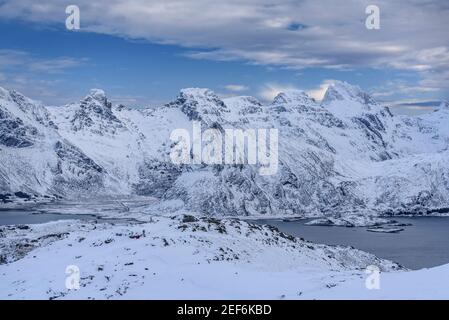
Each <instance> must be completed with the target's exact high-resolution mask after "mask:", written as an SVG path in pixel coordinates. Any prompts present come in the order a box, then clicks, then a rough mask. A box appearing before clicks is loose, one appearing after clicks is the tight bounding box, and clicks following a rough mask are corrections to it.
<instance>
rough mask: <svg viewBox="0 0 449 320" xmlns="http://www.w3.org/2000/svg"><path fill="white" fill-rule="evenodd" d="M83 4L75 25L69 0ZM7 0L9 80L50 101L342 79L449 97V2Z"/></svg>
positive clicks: (392, 94)
mask: <svg viewBox="0 0 449 320" xmlns="http://www.w3.org/2000/svg"><path fill="white" fill-rule="evenodd" d="M70 4H76V5H77V6H78V7H79V9H80V29H79V30H67V28H66V18H67V17H68V14H66V7H67V6H68V5H70ZM370 4H372V3H371V2H370V1H362V0H360V1H355V0H350V1H327V0H325V1H314V0H301V1H294V0H288V1H268V0H239V1H236V0H231V1H222V2H217V1H208V0H195V1H184V0H175V1H143V0H129V1H122V0H113V1H106V0H97V1H86V0H79V1H75V2H73V1H70V2H68V1H60V0H45V1H39V2H38V1H32V0H0V35H1V42H0V85H1V86H3V87H6V88H10V89H17V90H19V91H21V92H23V93H24V94H26V95H28V96H31V97H33V98H35V99H39V100H42V101H43V102H44V103H47V104H62V103H67V102H69V101H77V100H79V99H80V97H82V96H84V95H85V93H86V92H87V91H88V89H89V88H92V87H100V88H103V89H105V90H106V91H107V92H109V93H110V95H111V99H112V100H113V101H115V102H119V103H124V104H128V105H135V106H139V105H140V106H141V105H155V104H160V103H164V102H167V101H169V100H171V99H172V98H173V97H174V96H176V94H177V93H178V91H179V89H181V88H183V87H192V86H198V87H208V88H211V89H213V90H214V91H216V92H217V93H218V94H219V95H221V96H231V95H253V96H256V97H258V98H259V99H261V100H270V99H272V98H273V97H274V96H275V95H276V94H277V93H278V92H279V91H282V90H285V89H292V88H300V89H303V90H306V91H307V92H308V93H309V94H310V95H311V96H312V97H314V98H316V99H318V100H319V99H321V98H322V96H323V93H324V91H325V90H326V88H327V85H328V84H329V83H331V82H332V81H333V80H336V79H337V80H344V81H347V82H350V83H355V84H358V85H359V86H361V87H362V88H363V89H365V90H367V91H368V92H370V93H371V94H373V96H374V97H375V98H377V99H378V100H380V101H384V102H385V103H390V104H395V105H398V104H400V105H402V106H401V108H403V109H407V110H409V111H411V112H417V111H419V110H426V109H428V108H429V106H430V107H431V106H434V105H435V104H438V102H439V101H441V100H444V99H449V33H448V32H447V26H446V24H447V17H448V16H449V2H447V1H445V0H441V1H436V0H420V1H418V0H407V1H405V0H397V1H394V2H392V1H376V3H375V4H376V5H377V6H378V7H379V9H380V29H377V30H376V29H375V30H369V29H367V28H366V26H365V21H366V19H367V17H368V14H366V12H365V10H366V7H367V6H368V5H370Z"/></svg>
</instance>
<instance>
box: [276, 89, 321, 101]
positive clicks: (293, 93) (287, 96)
mask: <svg viewBox="0 0 449 320" xmlns="http://www.w3.org/2000/svg"><path fill="white" fill-rule="evenodd" d="M314 102H315V100H314V99H313V98H311V97H309V96H308V95H307V93H305V92H304V91H302V90H295V89H291V90H285V91H283V92H280V93H279V94H278V95H277V96H276V97H275V98H274V99H273V102H272V104H291V103H301V104H308V103H314Z"/></svg>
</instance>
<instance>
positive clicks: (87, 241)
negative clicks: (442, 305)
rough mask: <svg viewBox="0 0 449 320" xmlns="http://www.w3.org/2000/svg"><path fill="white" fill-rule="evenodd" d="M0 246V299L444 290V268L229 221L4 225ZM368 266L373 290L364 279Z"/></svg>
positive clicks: (374, 294) (390, 294)
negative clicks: (376, 275)
mask: <svg viewBox="0 0 449 320" xmlns="http://www.w3.org/2000/svg"><path fill="white" fill-rule="evenodd" d="M0 248H1V252H2V256H1V261H0V263H1V264H0V299H164V298H172V299H258V298H260V299H315V298H317V299H320V298H336V299H344V298H356V299H359V298H367V299H370V298H390V299H391V298H393V299H395V298H397V299H403V298H427V299H437V298H449V292H448V290H447V283H448V282H447V280H449V279H448V276H449V267H448V266H443V267H440V268H434V269H430V270H421V271H414V272H408V271H405V270H403V269H401V268H400V267H399V266H398V265H396V264H394V263H392V262H389V261H386V260H381V259H378V258H376V257H375V256H373V255H371V254H368V253H364V252H362V251H359V250H356V249H352V248H349V247H339V246H326V245H318V244H313V243H310V242H307V241H304V240H301V239H298V238H294V237H291V236H288V235H285V234H283V233H280V232H278V231H277V230H276V229H274V228H272V227H269V226H259V225H253V224H248V223H246V222H243V221H240V220H235V219H223V220H217V219H214V218H205V217H203V218H201V217H200V218H197V217H193V216H189V215H180V216H174V217H154V218H152V219H150V221H149V222H146V223H142V224H129V223H126V222H123V223H118V224H114V225H113V224H110V223H97V222H95V221H86V222H83V221H75V220H70V221H59V222H52V223H47V224H40V225H30V226H20V227H17V226H16V227H13V226H6V227H1V228H0ZM372 265H374V266H377V267H378V268H379V269H380V270H382V272H381V274H380V289H379V290H369V289H367V288H366V286H365V282H366V279H367V277H368V275H367V274H366V273H365V269H366V268H367V267H368V266H372ZM68 266H72V267H71V268H72V269H71V270H75V269H73V268H74V267H75V268H76V270H79V289H78V290H69V289H67V287H66V281H67V279H73V278H72V277H73V274H66V268H67V267H68ZM75 278H78V277H75ZM71 284H73V282H69V285H71Z"/></svg>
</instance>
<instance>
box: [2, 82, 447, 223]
mask: <svg viewBox="0 0 449 320" xmlns="http://www.w3.org/2000/svg"><path fill="white" fill-rule="evenodd" d="M0 111H1V113H0V120H1V121H2V122H1V124H2V125H1V127H0V134H1V135H0V143H1V144H0V148H1V155H0V158H1V160H2V161H1V164H0V194H4V195H5V194H10V193H14V192H18V191H22V192H26V193H34V194H38V195H49V194H51V195H53V194H57V195H60V196H63V197H66V198H71V197H77V196H79V194H82V193H84V194H89V193H92V190H96V192H95V196H96V197H98V196H110V195H132V194H137V195H145V196H154V197H157V198H159V199H160V201H161V202H166V203H167V204H168V203H171V202H172V201H181V202H182V203H183V204H184V206H185V208H187V209H188V210H192V211H196V212H200V213H205V214H213V215H263V214H265V215H277V214H284V215H285V214H294V215H305V216H321V215H341V214H357V215H358V214H361V215H378V214H379V213H403V212H410V213H422V212H424V213H425V212H429V211H432V210H438V209H441V208H448V207H449V192H447V191H448V190H449V165H448V160H447V159H448V152H449V151H448V146H449V129H448V128H449V126H448V125H447V121H448V119H449V107H448V104H447V103H443V104H442V106H441V107H440V108H439V109H438V110H437V111H435V112H433V113H431V114H426V115H423V116H420V117H406V116H394V115H393V114H391V112H390V111H389V109H388V108H384V107H382V106H380V105H379V104H378V103H377V102H376V101H375V100H374V99H373V98H372V97H371V96H369V95H368V94H366V93H365V92H363V91H362V90H361V89H360V88H358V87H356V86H351V85H349V84H347V83H344V82H337V83H335V84H334V85H331V86H330V87H329V89H328V91H327V93H326V95H325V97H324V99H323V101H322V103H320V104H319V103H317V102H316V101H314V100H313V99H312V98H310V97H308V96H307V94H306V93H304V92H303V91H296V90H290V91H287V92H283V93H280V94H279V95H278V96H277V97H276V98H275V99H274V100H273V102H272V103H270V104H268V105H263V104H262V103H260V102H259V101H257V99H255V98H253V97H248V96H243V97H233V98H226V99H220V98H219V97H218V96H217V95H216V94H214V93H213V92H212V91H210V90H208V89H200V88H190V89H183V90H181V92H180V94H179V95H178V97H177V98H176V99H175V100H174V101H173V102H171V103H168V104H166V105H163V106H160V107H158V108H155V109H139V110H136V109H130V108H127V107H126V106H121V105H120V106H114V105H112V104H111V103H110V102H109V101H108V99H107V97H106V95H105V93H104V92H103V91H102V90H98V89H94V90H92V91H91V92H90V93H89V94H88V95H87V96H86V97H85V98H84V99H82V100H81V101H80V102H79V103H72V104H69V105H66V106H62V107H44V106H42V105H39V104H38V103H35V102H33V101H31V100H29V99H27V98H25V97H23V96H21V95H20V94H18V93H16V92H9V91H6V90H4V89H2V90H1V91H0ZM193 121H199V122H201V125H202V130H206V129H207V128H218V129H220V130H222V129H226V128H240V129H269V128H276V129H278V130H279V159H278V160H279V169H278V171H277V174H275V175H268V176H262V175H260V173H259V170H258V169H259V166H258V165H213V166H210V165H175V164H173V163H172V162H171V160H170V157H169V155H170V150H171V147H172V145H173V142H172V141H171V140H170V139H169V137H170V133H171V132H172V131H173V130H174V129H179V128H183V129H186V130H188V131H189V132H190V133H192V123H193ZM3 198H5V196H3Z"/></svg>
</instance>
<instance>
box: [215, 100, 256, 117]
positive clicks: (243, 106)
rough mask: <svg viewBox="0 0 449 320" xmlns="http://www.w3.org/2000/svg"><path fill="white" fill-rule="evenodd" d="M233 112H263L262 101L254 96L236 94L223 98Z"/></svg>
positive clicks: (241, 113)
mask: <svg viewBox="0 0 449 320" xmlns="http://www.w3.org/2000/svg"><path fill="white" fill-rule="evenodd" d="M223 102H224V103H225V105H226V106H227V107H228V108H229V109H230V111H231V112H235V113H238V114H240V115H246V114H254V113H260V112H262V103H260V101H259V100H257V99H256V98H254V97H252V96H236V97H229V98H225V99H223Z"/></svg>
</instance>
